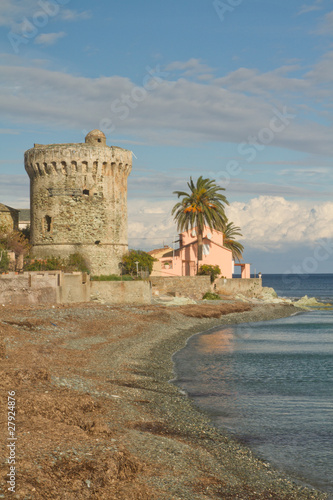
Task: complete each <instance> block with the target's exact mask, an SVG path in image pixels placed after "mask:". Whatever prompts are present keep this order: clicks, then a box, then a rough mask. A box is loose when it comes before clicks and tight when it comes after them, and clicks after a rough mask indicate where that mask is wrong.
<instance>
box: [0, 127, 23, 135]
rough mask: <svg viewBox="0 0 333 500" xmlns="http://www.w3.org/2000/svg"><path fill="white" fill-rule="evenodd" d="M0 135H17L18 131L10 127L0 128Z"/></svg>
mask: <svg viewBox="0 0 333 500" xmlns="http://www.w3.org/2000/svg"><path fill="white" fill-rule="evenodd" d="M0 134H1V135H18V134H19V131H18V130H15V129H12V128H0Z"/></svg>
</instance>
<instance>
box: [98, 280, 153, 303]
mask: <svg viewBox="0 0 333 500" xmlns="http://www.w3.org/2000/svg"><path fill="white" fill-rule="evenodd" d="M90 299H91V300H96V301H98V302H102V303H106V304H133V305H144V304H151V285H150V283H149V281H91V282H90Z"/></svg>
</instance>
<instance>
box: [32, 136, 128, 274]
mask: <svg viewBox="0 0 333 500" xmlns="http://www.w3.org/2000/svg"><path fill="white" fill-rule="evenodd" d="M88 135H89V134H88ZM87 137H88V136H87ZM86 140H87V138H86ZM131 166H132V153H131V152H130V151H127V150H124V149H121V148H117V147H109V146H106V145H105V144H103V143H102V144H101V145H95V144H91V143H89V142H88V143H84V144H52V145H48V146H43V145H35V147H34V148H32V149H30V150H28V151H26V153H25V168H26V171H27V173H28V175H29V177H30V191H31V193H30V200H31V243H32V245H33V255H34V256H35V257H37V258H44V257H50V256H59V257H67V256H68V255H69V254H71V253H75V252H79V253H81V254H83V255H84V256H85V257H86V259H87V260H88V264H89V267H90V270H91V272H92V274H112V273H116V274H119V267H118V264H119V262H120V260H121V257H122V255H123V254H124V253H125V252H126V251H127V248H128V247H127V177H128V175H129V173H130V171H131Z"/></svg>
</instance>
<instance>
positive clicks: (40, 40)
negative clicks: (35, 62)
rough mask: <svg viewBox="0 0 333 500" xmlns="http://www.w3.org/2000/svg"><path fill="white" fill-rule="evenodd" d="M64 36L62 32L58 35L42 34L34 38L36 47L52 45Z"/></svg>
mask: <svg viewBox="0 0 333 500" xmlns="http://www.w3.org/2000/svg"><path fill="white" fill-rule="evenodd" d="M64 36H66V33H65V32H64V31H61V32H59V33H42V34H41V35H38V36H37V37H36V38H35V43H37V44H38V45H54V44H55V43H56V42H57V41H58V40H59V39H60V38H63V37H64Z"/></svg>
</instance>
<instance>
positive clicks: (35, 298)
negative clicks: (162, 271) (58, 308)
mask: <svg viewBox="0 0 333 500" xmlns="http://www.w3.org/2000/svg"><path fill="white" fill-rule="evenodd" d="M91 300H94V301H97V302H100V303H107V304H133V305H143V304H151V285H150V283H149V282H148V281H90V279H89V276H87V275H86V274H85V273H68V274H67V273H62V272H60V271H54V272H53V271H52V272H48V271H45V272H27V273H24V274H15V273H9V274H4V275H1V276H0V305H1V304H5V305H7V304H10V305H16V306H25V305H38V304H73V303H80V302H90V301H91Z"/></svg>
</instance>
